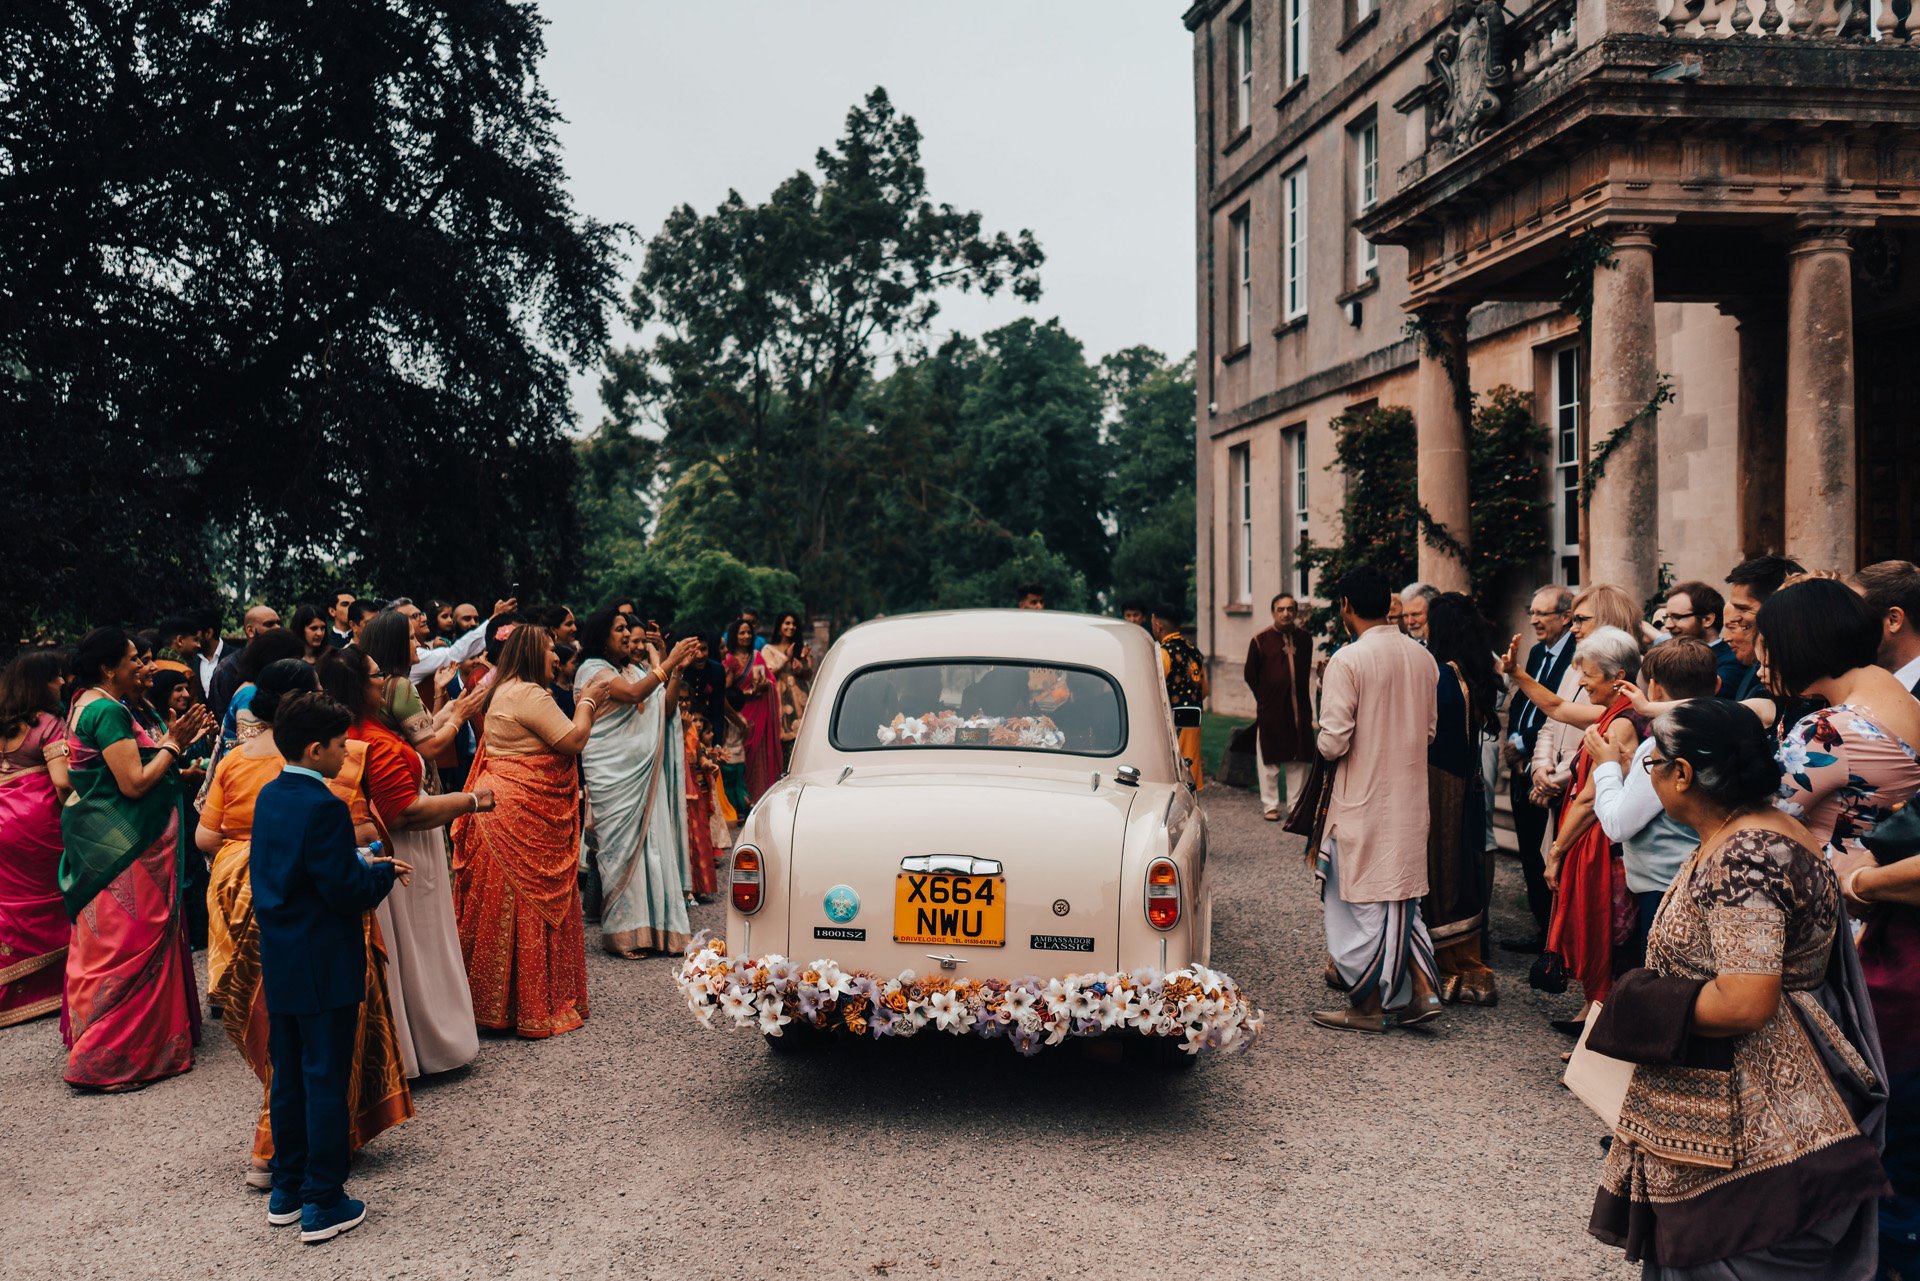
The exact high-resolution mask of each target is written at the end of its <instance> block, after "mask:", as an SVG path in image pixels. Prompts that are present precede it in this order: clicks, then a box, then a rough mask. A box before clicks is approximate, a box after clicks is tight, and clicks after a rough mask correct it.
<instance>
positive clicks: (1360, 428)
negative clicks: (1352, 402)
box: [1299, 405, 1420, 636]
mask: <svg viewBox="0 0 1920 1281" xmlns="http://www.w3.org/2000/svg"><path fill="white" fill-rule="evenodd" d="M1333 441H1334V445H1333V452H1334V462H1335V465H1336V466H1338V467H1339V468H1340V471H1341V474H1342V477H1343V478H1344V481H1345V486H1346V501H1345V502H1343V503H1342V504H1341V507H1340V541H1339V542H1336V543H1329V544H1327V545H1326V546H1321V545H1319V544H1317V543H1314V542H1313V541H1312V540H1311V539H1308V538H1306V537H1302V538H1301V540H1300V551H1299V557H1300V563H1301V565H1302V566H1304V567H1305V568H1306V569H1307V570H1308V571H1310V572H1311V573H1312V574H1313V582H1314V584H1315V585H1316V586H1317V587H1318V588H1319V589H1320V592H1321V594H1323V595H1326V594H1330V593H1331V592H1332V591H1333V590H1334V587H1335V585H1336V584H1338V583H1339V581H1340V580H1341V579H1342V578H1344V577H1345V576H1346V575H1347V574H1349V573H1350V572H1352V571H1353V570H1356V569H1359V568H1360V567H1362V566H1364V565H1371V566H1373V567H1374V568H1376V569H1378V570H1379V571H1380V572H1381V573H1383V574H1385V575H1386V576H1387V581H1388V582H1389V583H1393V584H1396V585H1398V584H1400V583H1405V582H1410V581H1412V579H1413V578H1414V576H1415V574H1416V573H1417V572H1418V566H1417V548H1418V539H1419V537H1420V501H1419V498H1418V496H1417V492H1416V476H1415V468H1416V459H1417V458H1418V453H1419V451H1418V449H1417V447H1416V443H1415V439H1414V425H1413V414H1412V412H1411V411H1409V410H1407V409H1405V408H1403V407H1401V406H1398V405H1383V406H1380V407H1378V408H1374V409H1369V410H1365V411H1363V412H1358V413H1353V412H1349V413H1345V414H1342V415H1340V416H1339V417H1338V418H1336V419H1334V420H1333ZM1328 470H1329V471H1331V470H1332V468H1328ZM1336 618H1337V614H1336V613H1335V612H1334V611H1333V610H1332V609H1330V608H1328V607H1325V606H1323V607H1321V608H1319V609H1316V610H1314V611H1313V612H1312V614H1311V615H1310V616H1309V618H1308V623H1307V625H1308V629H1309V630H1310V631H1312V632H1314V633H1315V634H1316V635H1319V636H1328V635H1331V634H1332V631H1333V624H1334V621H1335V619H1336Z"/></svg>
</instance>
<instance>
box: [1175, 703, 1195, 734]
mask: <svg viewBox="0 0 1920 1281" xmlns="http://www.w3.org/2000/svg"><path fill="white" fill-rule="evenodd" d="M1173 727H1174V728H1175V729H1199V728H1200V709H1199V708H1197V707H1194V706H1192V705H1190V704H1183V705H1181V706H1179V707H1176V708H1174V709H1173Z"/></svg>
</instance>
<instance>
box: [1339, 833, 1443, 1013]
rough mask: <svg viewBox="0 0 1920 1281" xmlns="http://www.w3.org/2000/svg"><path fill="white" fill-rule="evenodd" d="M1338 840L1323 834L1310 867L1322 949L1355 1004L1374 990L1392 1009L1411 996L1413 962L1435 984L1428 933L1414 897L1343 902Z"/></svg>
mask: <svg viewBox="0 0 1920 1281" xmlns="http://www.w3.org/2000/svg"><path fill="white" fill-rule="evenodd" d="M1339 869H1340V844H1339V842H1338V841H1335V840H1333V839H1332V838H1328V839H1327V841H1326V843H1325V845H1324V847H1323V848H1322V849H1321V851H1320V858H1319V859H1318V860H1317V863H1316V867H1315V870H1316V871H1317V872H1318V873H1319V874H1320V876H1321V877H1322V883H1321V887H1320V907H1321V912H1322V915H1323V916H1324V917H1325V920H1326V925H1327V955H1328V956H1330V957H1332V958H1333V968H1334V970H1335V972H1336V973H1338V974H1339V976H1340V982H1341V983H1342V984H1343V985H1344V986H1345V987H1346V990H1347V999H1348V1000H1349V1001H1351V1002H1353V1004H1354V1005H1355V1006H1359V1005H1362V1004H1364V1003H1365V1002H1366V999H1367V997H1368V996H1370V995H1373V994H1374V993H1376V992H1377V993H1378V994H1379V997H1380V1008H1381V1009H1382V1010H1386V1011H1393V1010H1398V1009H1401V1008H1403V1007H1405V1005H1406V1004H1407V1002H1408V1001H1410V1000H1412V999H1413V971H1414V969H1415V967H1416V966H1417V967H1418V968H1419V970H1420V972H1421V973H1422V974H1425V975H1426V976H1427V982H1428V983H1429V984H1430V985H1432V987H1433V989H1434V990H1435V991H1436V992H1437V991H1439V990H1440V973H1439V969H1438V967H1436V966H1435V964H1434V960H1433V939H1432V938H1431V937H1429V935H1428V934H1427V923H1426V921H1424V920H1423V919H1421V916H1420V900H1419V899H1417V898H1410V899H1400V900H1397V901H1394V902H1387V903H1349V902H1347V901H1346V900H1345V899H1343V898H1341V897H1340V870H1339Z"/></svg>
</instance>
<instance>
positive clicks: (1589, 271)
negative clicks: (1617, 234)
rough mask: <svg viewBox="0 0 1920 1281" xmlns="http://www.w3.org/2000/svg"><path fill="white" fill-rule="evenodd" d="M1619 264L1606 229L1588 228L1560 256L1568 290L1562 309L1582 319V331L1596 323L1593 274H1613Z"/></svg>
mask: <svg viewBox="0 0 1920 1281" xmlns="http://www.w3.org/2000/svg"><path fill="white" fill-rule="evenodd" d="M1619 261H1620V260H1619V259H1618V258H1616V257H1615V256H1614V253H1613V233H1612V232H1610V231H1609V230H1608V229H1606V228H1605V227H1592V228H1589V229H1588V230H1586V231H1584V232H1582V233H1581V234H1580V235H1578V236H1575V237H1574V238H1573V239H1572V240H1570V241H1568V242H1567V247H1566V250H1565V251H1564V253H1563V254H1562V256H1561V273H1562V279H1563V280H1565V281H1566V290H1565V291H1564V292H1563V293H1562V294H1561V295H1560V305H1561V306H1562V307H1565V308H1566V309H1567V310H1568V311H1570V312H1572V313H1573V314H1574V315H1576V316H1578V317H1580V328H1582V329H1585V328H1586V327H1587V322H1589V321H1591V320H1592V319H1593V273H1594V272H1596V271H1599V270H1601V269H1602V268H1605V269H1606V270H1608V271H1611V270H1612V269H1613V268H1614V267H1615V266H1616V265H1618V263H1619Z"/></svg>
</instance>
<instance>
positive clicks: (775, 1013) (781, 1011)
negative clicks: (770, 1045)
mask: <svg viewBox="0 0 1920 1281" xmlns="http://www.w3.org/2000/svg"><path fill="white" fill-rule="evenodd" d="M791 1022H793V1020H792V1019H791V1018H790V1017H788V1015H787V1011H786V1006H785V1004H784V1003H783V1002H782V1001H781V1000H780V998H779V997H778V996H775V995H774V994H773V992H772V991H771V990H768V991H767V992H764V993H762V994H761V996H760V1030H761V1031H762V1032H765V1033H766V1034H767V1035H768V1036H779V1035H780V1029H781V1028H783V1027H785V1026H786V1025H787V1024H789V1023H791Z"/></svg>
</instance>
